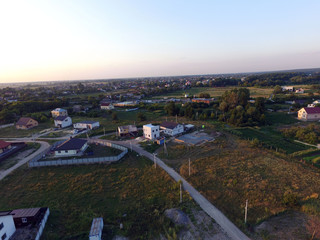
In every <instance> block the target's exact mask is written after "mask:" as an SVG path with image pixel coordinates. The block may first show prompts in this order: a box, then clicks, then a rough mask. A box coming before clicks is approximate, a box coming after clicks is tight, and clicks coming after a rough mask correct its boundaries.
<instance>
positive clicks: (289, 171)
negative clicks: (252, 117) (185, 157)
mask: <svg viewBox="0 0 320 240" xmlns="http://www.w3.org/2000/svg"><path fill="white" fill-rule="evenodd" d="M191 172H192V175H191V177H188V165H187V163H185V164H183V165H182V167H181V169H180V173H181V174H182V175H183V176H184V177H185V178H186V179H187V180H188V181H190V182H191V183H192V185H193V186H194V187H195V188H196V189H198V190H199V191H200V192H202V193H203V194H204V195H205V196H206V197H207V198H208V199H209V200H210V201H211V202H212V203H214V204H215V205H217V207H218V208H220V209H221V210H222V211H223V212H224V213H225V214H226V215H227V216H228V217H229V218H231V219H232V220H233V221H234V222H235V223H236V224H237V225H238V226H243V220H244V205H245V201H246V199H248V200H249V214H248V222H249V223H250V224H253V225H255V224H257V223H258V222H260V221H262V220H264V219H267V218H269V217H270V216H272V215H275V214H277V213H280V212H282V211H285V210H287V209H291V207H289V206H287V205H285V204H284V202H283V198H284V195H285V194H289V193H290V194H293V195H295V196H297V197H298V200H301V201H302V200H303V199H305V198H306V197H307V196H310V195H312V194H314V193H320V171H319V170H318V169H312V168H310V167H308V166H303V165H301V164H300V163H297V162H289V161H286V160H284V159H280V158H277V157H275V156H274V155H273V154H272V152H268V151H266V150H263V149H257V148H251V147H249V146H248V143H247V142H246V141H240V140H238V141H237V142H236V144H235V145H234V146H233V148H232V149H231V148H225V149H223V151H220V153H219V151H218V154H215V155H212V156H208V157H204V158H199V159H198V160H196V161H193V162H192V171H191Z"/></svg>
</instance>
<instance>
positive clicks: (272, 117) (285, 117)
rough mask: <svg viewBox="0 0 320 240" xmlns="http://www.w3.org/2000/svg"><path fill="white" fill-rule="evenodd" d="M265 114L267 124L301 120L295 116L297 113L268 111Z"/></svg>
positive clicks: (275, 124) (290, 122) (289, 122)
mask: <svg viewBox="0 0 320 240" xmlns="http://www.w3.org/2000/svg"><path fill="white" fill-rule="evenodd" d="M265 116H266V122H267V124H270V125H273V126H279V125H287V124H294V123H297V122H299V120H297V119H296V118H295V117H296V116H295V115H291V114H287V113H282V112H266V114H265Z"/></svg>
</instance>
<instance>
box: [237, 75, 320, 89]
mask: <svg viewBox="0 0 320 240" xmlns="http://www.w3.org/2000/svg"><path fill="white" fill-rule="evenodd" d="M319 82H320V73H314V74H313V75H309V74H306V73H297V72H292V73H290V72H287V73H267V74H261V75H252V76H248V77H246V78H245V79H244V80H243V81H242V82H241V86H244V87H252V86H260V87H267V86H276V85H280V86H281V85H295V84H318V83H319Z"/></svg>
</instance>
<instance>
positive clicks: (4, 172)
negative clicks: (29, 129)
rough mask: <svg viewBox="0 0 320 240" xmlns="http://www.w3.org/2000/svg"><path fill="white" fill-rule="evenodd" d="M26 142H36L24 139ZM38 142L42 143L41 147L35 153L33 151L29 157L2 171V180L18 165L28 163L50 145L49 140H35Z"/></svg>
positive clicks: (0, 175)
mask: <svg viewBox="0 0 320 240" xmlns="http://www.w3.org/2000/svg"><path fill="white" fill-rule="evenodd" d="M24 141H25V142H34V141H31V140H27V141H26V140H24ZM35 142H37V143H40V144H41V147H40V148H39V149H38V150H37V151H35V152H34V153H32V154H31V155H29V156H28V157H26V158H24V159H23V160H21V161H19V162H18V163H17V164H16V165H14V166H12V167H11V168H9V169H7V170H4V171H0V181H1V180H2V179H3V178H5V177H6V176H7V175H9V174H10V173H11V172H13V171H14V170H15V169H17V168H18V167H20V166H22V165H23V164H25V163H27V162H28V161H30V160H31V159H32V158H34V157H35V156H37V155H38V154H39V153H41V152H43V151H44V150H45V149H47V148H48V147H49V146H50V145H49V143H47V142H43V141H35Z"/></svg>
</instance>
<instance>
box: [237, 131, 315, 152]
mask: <svg viewBox="0 0 320 240" xmlns="http://www.w3.org/2000/svg"><path fill="white" fill-rule="evenodd" d="M234 132H235V133H237V135H238V136H240V137H241V138H244V139H247V140H253V139H258V140H259V142H261V143H262V144H263V145H264V146H265V147H267V148H270V147H272V148H273V149H281V150H282V152H285V153H288V154H291V153H294V152H298V151H302V150H306V149H309V148H310V147H309V146H306V145H303V144H300V143H297V142H294V141H293V140H290V139H286V138H284V137H283V136H282V135H281V133H280V132H278V131H276V130H274V129H273V128H272V127H264V128H261V129H256V128H236V129H235V131H234Z"/></svg>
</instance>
